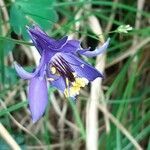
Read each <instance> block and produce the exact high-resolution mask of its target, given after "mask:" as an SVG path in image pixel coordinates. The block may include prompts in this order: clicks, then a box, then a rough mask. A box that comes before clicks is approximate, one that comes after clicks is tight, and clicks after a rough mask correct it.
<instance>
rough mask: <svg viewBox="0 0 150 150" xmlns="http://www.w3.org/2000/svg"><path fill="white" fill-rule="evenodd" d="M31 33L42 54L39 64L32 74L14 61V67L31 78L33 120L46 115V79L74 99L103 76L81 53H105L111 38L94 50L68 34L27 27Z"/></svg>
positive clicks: (30, 90) (20, 74) (30, 96)
mask: <svg viewBox="0 0 150 150" xmlns="http://www.w3.org/2000/svg"><path fill="white" fill-rule="evenodd" d="M28 33H29V35H30V37H31V39H32V41H33V43H34V45H35V46H36V48H37V50H38V51H39V53H40V55H41V60H40V64H39V66H38V67H37V68H36V69H35V71H34V72H33V73H28V72H26V71H25V70H24V69H23V68H22V67H21V66H20V65H18V64H17V63H16V62H15V69H16V71H17V73H18V74H19V76H20V77H21V78H23V79H29V80H30V83H29V91H28V100H29V108H30V111H31V115H32V119H33V122H36V121H37V120H38V119H40V117H41V116H42V115H43V113H44V111H45V109H46V106H47V102H48V91H47V81H49V83H50V85H52V86H54V87H56V88H57V89H58V90H60V91H62V92H63V93H64V94H65V96H66V97H73V98H75V96H76V95H78V94H79V91H80V89H81V88H82V87H84V86H85V85H86V84H88V82H89V81H93V80H94V79H96V78H98V77H103V75H102V74H101V73H100V72H99V71H98V70H96V69H95V68H94V67H92V66H91V65H89V64H88V63H86V62H84V61H83V60H82V59H80V57H79V55H84V56H88V57H94V56H96V55H98V54H100V53H102V52H103V51H104V50H105V49H106V48H107V47H108V44H109V39H108V40H107V41H106V42H105V43H104V44H103V45H102V47H98V48H97V49H96V50H95V51H89V49H82V48H81V46H80V42H79V41H78V40H68V37H67V36H66V37H63V38H62V39H59V40H55V39H52V38H51V37H49V36H48V35H47V34H46V33H45V32H43V31H42V30H41V29H40V28H39V27H38V26H34V27H33V28H28Z"/></svg>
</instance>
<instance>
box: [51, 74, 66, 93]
mask: <svg viewBox="0 0 150 150" xmlns="http://www.w3.org/2000/svg"><path fill="white" fill-rule="evenodd" d="M51 85H52V86H54V87H56V88H57V89H58V90H60V91H62V92H64V90H65V88H66V83H65V81H64V78H63V77H59V78H58V79H56V80H54V81H52V82H51Z"/></svg>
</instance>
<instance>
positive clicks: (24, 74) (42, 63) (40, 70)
mask: <svg viewBox="0 0 150 150" xmlns="http://www.w3.org/2000/svg"><path fill="white" fill-rule="evenodd" d="M44 59H45V58H44V55H42V57H41V60H40V64H39V66H38V67H37V68H36V70H35V71H34V72H33V73H29V72H27V71H25V70H24V69H23V68H22V67H21V66H20V65H19V64H17V62H14V67H15V69H16V72H17V73H18V75H19V76H20V77H21V78H22V79H31V78H33V77H35V76H36V75H37V74H38V73H40V74H43V72H44V69H45V60H44Z"/></svg>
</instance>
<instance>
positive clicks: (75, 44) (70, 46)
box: [61, 40, 80, 53]
mask: <svg viewBox="0 0 150 150" xmlns="http://www.w3.org/2000/svg"><path fill="white" fill-rule="evenodd" d="M79 48H80V41H78V40H69V41H67V43H66V44H65V45H64V46H63V47H62V48H61V51H63V52H66V53H68V52H69V53H70V52H73V53H74V52H76V51H77V50H78V49H79Z"/></svg>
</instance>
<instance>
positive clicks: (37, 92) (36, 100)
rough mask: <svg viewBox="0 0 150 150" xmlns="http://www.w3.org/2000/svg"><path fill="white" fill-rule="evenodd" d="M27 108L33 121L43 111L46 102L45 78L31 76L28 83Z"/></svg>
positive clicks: (38, 117) (37, 118) (39, 116)
mask: <svg viewBox="0 0 150 150" xmlns="http://www.w3.org/2000/svg"><path fill="white" fill-rule="evenodd" d="M28 100H29V108H30V111H31V115H32V120H33V122H36V121H37V120H39V119H40V118H41V117H42V115H43V114H44V112H45V109H46V106H47V103H48V91H47V83H46V79H45V78H39V77H35V78H32V79H31V81H30V84H29V93H28Z"/></svg>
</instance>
